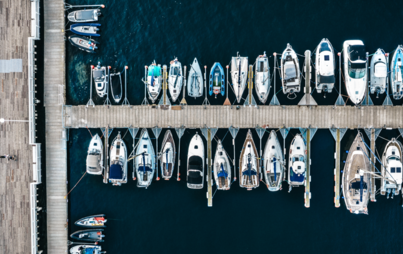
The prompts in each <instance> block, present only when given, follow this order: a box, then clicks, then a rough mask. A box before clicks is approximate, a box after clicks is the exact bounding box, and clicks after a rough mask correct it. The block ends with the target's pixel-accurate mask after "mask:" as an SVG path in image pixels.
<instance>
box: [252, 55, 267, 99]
mask: <svg viewBox="0 0 403 254" xmlns="http://www.w3.org/2000/svg"><path fill="white" fill-rule="evenodd" d="M255 89H256V94H257V96H258V98H259V100H260V101H261V102H262V103H265V102H266V100H267V96H268V95H269V92H270V65H269V58H268V57H267V56H266V52H265V54H264V55H262V56H259V57H258V58H257V59H256V65H255Z"/></svg>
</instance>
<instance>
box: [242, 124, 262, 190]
mask: <svg viewBox="0 0 403 254" xmlns="http://www.w3.org/2000/svg"><path fill="white" fill-rule="evenodd" d="M258 170H259V158H258V153H257V150H256V146H255V142H253V137H252V132H251V130H248V134H247V135H246V139H245V143H244V144H243V148H242V152H241V157H240V158H239V176H240V181H239V186H240V187H242V188H246V189H247V190H252V189H254V188H257V187H259V172H258Z"/></svg>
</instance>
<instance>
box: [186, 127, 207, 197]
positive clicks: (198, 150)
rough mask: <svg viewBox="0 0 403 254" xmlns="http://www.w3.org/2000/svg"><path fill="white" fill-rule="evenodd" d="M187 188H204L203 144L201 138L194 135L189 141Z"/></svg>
mask: <svg viewBox="0 0 403 254" xmlns="http://www.w3.org/2000/svg"><path fill="white" fill-rule="evenodd" d="M186 178H187V187H188V188H189V189H203V186H204V144H203V140H202V137H201V136H200V135H199V134H197V133H196V135H194V136H193V138H192V140H190V144H189V150H188V164H187V176H186Z"/></svg>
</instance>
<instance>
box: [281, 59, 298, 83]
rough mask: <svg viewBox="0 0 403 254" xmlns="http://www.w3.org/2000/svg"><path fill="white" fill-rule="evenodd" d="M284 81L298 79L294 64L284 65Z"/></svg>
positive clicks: (288, 62)
mask: <svg viewBox="0 0 403 254" xmlns="http://www.w3.org/2000/svg"><path fill="white" fill-rule="evenodd" d="M284 76H285V77H284V79H285V80H289V79H293V78H296V77H297V72H296V70H295V65H294V63H293V62H290V61H287V62H285V64H284Z"/></svg>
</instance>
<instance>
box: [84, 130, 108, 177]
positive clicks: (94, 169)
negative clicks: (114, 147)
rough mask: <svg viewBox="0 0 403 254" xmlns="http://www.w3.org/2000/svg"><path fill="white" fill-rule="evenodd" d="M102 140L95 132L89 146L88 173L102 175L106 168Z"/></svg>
mask: <svg viewBox="0 0 403 254" xmlns="http://www.w3.org/2000/svg"><path fill="white" fill-rule="evenodd" d="M103 148H104V147H103V145H102V140H101V138H100V137H99V136H98V134H95V135H94V136H93V137H92V139H91V141H90V145H89V146H88V153H87V173H88V174H91V175H101V174H102V170H103V169H104V151H103Z"/></svg>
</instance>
